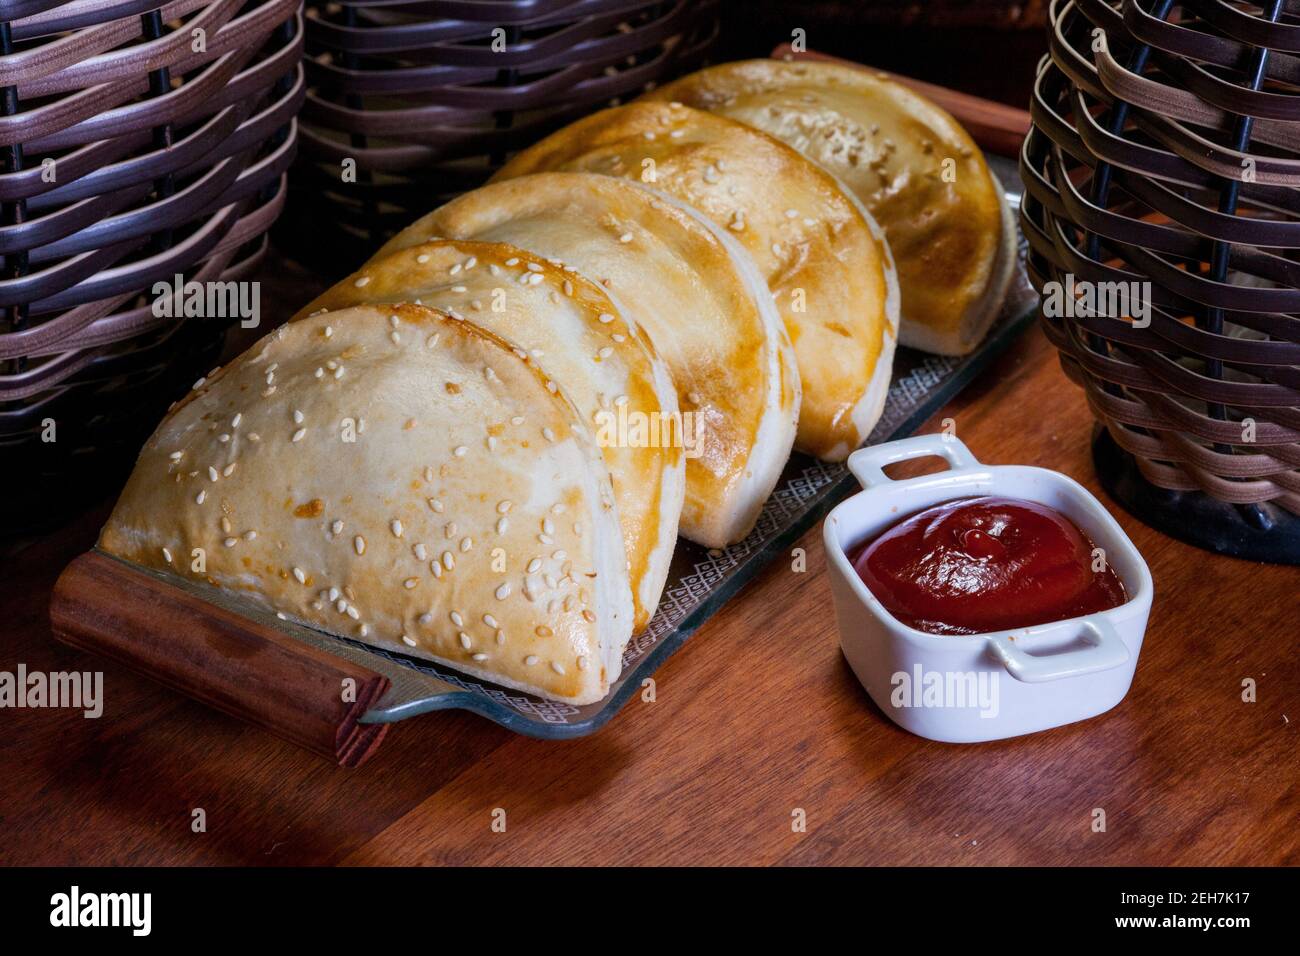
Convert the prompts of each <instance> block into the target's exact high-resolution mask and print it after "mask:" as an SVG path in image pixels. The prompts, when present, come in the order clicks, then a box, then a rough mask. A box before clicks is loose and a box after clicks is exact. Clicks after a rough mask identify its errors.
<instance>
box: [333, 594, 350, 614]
mask: <svg viewBox="0 0 1300 956" xmlns="http://www.w3.org/2000/svg"><path fill="white" fill-rule="evenodd" d="M334 610H336V611H338V612H339V613H340V614H347V613H348V602H347V601H345V600H344V599H343V598H339V599H338V602H337V603H336V604H335V605H334Z"/></svg>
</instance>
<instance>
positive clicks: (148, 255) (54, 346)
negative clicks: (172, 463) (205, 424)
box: [0, 0, 303, 531]
mask: <svg viewBox="0 0 1300 956" xmlns="http://www.w3.org/2000/svg"><path fill="white" fill-rule="evenodd" d="M301 36H302V22H301V16H300V13H299V4H298V2H297V0H260V2H258V0H253V2H245V0H178V2H175V3H170V4H166V5H164V6H162V7H161V8H160V7H159V6H158V4H157V3H156V2H142V0H74V2H69V3H56V2H51V0H8V2H0V215H2V221H0V253H2V254H3V256H4V272H3V276H0V453H2V454H3V456H4V457H3V461H4V463H5V470H6V472H7V473H8V474H9V475H10V476H15V475H19V476H21V478H22V480H21V481H6V483H5V484H6V495H5V497H4V500H3V504H0V527H2V528H3V530H5V531H15V530H20V529H23V528H30V527H33V526H37V525H40V524H44V523H49V522H50V521H53V520H56V519H57V517H58V516H59V515H60V514H61V513H65V512H66V511H68V510H70V509H72V508H73V507H75V506H76V505H78V504H80V503H82V502H83V501H85V500H86V497H87V496H88V495H91V494H94V493H95V492H96V491H102V489H103V487H104V486H105V484H106V483H107V482H108V481H109V480H111V478H112V477H114V476H116V475H117V472H118V469H120V468H121V467H122V466H124V465H126V464H129V462H130V461H131V460H132V459H133V458H134V455H135V452H136V451H137V450H138V449H139V446H140V443H141V441H142V440H143V438H144V436H145V435H146V434H147V433H148V431H149V430H150V428H151V427H152V425H153V423H154V422H156V421H157V420H158V417H159V415H160V414H161V412H162V410H163V409H164V408H165V407H166V405H167V403H168V402H170V401H172V400H173V399H175V398H176V397H178V395H179V394H181V393H182V392H183V391H184V389H185V388H186V387H187V386H188V385H189V384H190V383H191V382H192V381H193V380H194V379H195V378H197V377H198V376H199V375H200V374H202V373H203V372H205V371H207V369H208V368H210V367H211V365H212V364H214V362H215V360H216V356H217V354H218V353H219V351H220V347H221V343H222V340H223V336H224V332H225V329H226V328H227V326H228V324H229V322H230V321H235V319H230V320H228V321H216V320H199V319H188V320H185V319H175V318H166V317H163V316H161V315H159V314H156V313H158V312H161V311H164V310H156V309H154V308H153V305H152V303H153V299H154V296H153V292H152V289H153V286H154V284H155V283H157V282H161V281H166V282H172V281H174V277H175V276H176V275H178V274H179V275H182V276H183V278H184V280H185V281H199V282H206V281H209V280H239V279H242V278H243V277H245V276H247V275H248V274H249V272H250V270H251V269H252V267H253V266H254V265H255V264H256V262H257V261H258V259H259V257H260V256H261V254H262V252H263V250H264V247H265V242H266V239H265V233H266V231H267V230H268V228H269V227H270V224H271V223H272V221H273V220H274V219H275V217H276V215H277V214H278V213H279V211H280V208H281V206H282V205H283V201H284V196H285V183H284V179H285V170H286V169H287V167H288V165H289V164H290V162H291V161H292V158H293V153H294V148H295V141H296V136H295V127H294V119H293V118H294V115H295V113H296V112H297V110H298V108H299V106H300V104H301V100H302V93H303V82H302V74H301V66H300V58H301ZM51 439H53V440H51Z"/></svg>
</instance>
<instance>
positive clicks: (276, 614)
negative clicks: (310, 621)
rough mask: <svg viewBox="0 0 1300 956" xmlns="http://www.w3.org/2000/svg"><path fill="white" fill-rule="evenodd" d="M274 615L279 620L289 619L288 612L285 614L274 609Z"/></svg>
mask: <svg viewBox="0 0 1300 956" xmlns="http://www.w3.org/2000/svg"><path fill="white" fill-rule="evenodd" d="M275 616H276V617H278V618H279V619H280V620H282V621H287V620H289V615H288V614H285V613H284V612H283V611H276V612H275Z"/></svg>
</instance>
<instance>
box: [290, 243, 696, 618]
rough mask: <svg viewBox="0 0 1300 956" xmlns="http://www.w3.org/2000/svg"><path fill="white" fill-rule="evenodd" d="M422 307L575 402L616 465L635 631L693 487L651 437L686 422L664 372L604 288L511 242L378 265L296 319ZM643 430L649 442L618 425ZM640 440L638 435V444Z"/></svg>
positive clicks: (426, 247)
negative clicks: (467, 327) (482, 338)
mask: <svg viewBox="0 0 1300 956" xmlns="http://www.w3.org/2000/svg"><path fill="white" fill-rule="evenodd" d="M367 302H374V303H378V302H415V303H417V304H422V305H427V306H432V307H434V308H436V309H438V310H439V311H441V312H446V313H448V314H450V315H452V316H453V317H464V318H467V319H469V320H470V321H472V322H473V323H474V324H475V325H478V326H481V327H482V328H485V329H487V330H488V331H489V332H492V333H494V334H496V335H499V336H500V337H501V338H503V339H505V340H506V341H508V342H510V343H511V344H512V345H514V346H516V347H517V348H519V349H521V350H523V351H524V352H526V353H527V354H528V355H529V356H530V357H531V358H532V359H533V361H534V362H536V363H537V365H538V367H539V368H541V370H542V371H543V372H544V373H545V374H546V375H547V377H548V378H549V379H550V381H551V382H553V383H556V387H562V388H563V390H564V392H565V394H566V395H567V396H568V397H569V399H570V400H571V401H572V402H573V403H574V405H575V406H576V407H577V409H578V411H579V413H580V414H581V415H582V416H583V419H584V420H585V421H586V422H587V426H588V428H590V429H591V431H592V432H593V434H595V436H596V440H597V444H599V445H600V450H601V454H602V455H603V456H604V459H605V464H606V465H607V466H608V467H609V473H610V478H611V480H612V481H613V485H614V498H615V500H616V501H617V502H618V517H619V522H620V523H621V525H622V527H623V541H624V545H625V548H626V551H627V560H628V573H629V575H630V577H631V584H632V596H633V599H634V600H635V603H636V617H635V627H636V628H637V629H640V628H641V627H644V626H645V625H646V624H648V623H649V621H650V617H651V616H652V615H653V614H654V611H655V607H656V605H658V603H659V595H660V593H661V592H662V591H663V587H664V580H665V578H667V576H668V565H669V562H670V561H671V560H672V556H673V547H674V546H675V545H676V543H677V522H678V518H679V517H680V515H681V511H682V496H683V493H684V491H685V464H686V458H685V455H684V454H683V450H682V448H681V446H680V445H678V444H673V443H670V442H659V441H652V440H651V439H652V438H653V437H655V436H654V434H652V432H651V427H654V428H659V427H661V426H662V425H663V424H665V423H671V422H672V421H674V420H676V419H677V418H678V410H677V393H676V391H675V390H674V388H673V383H672V379H671V378H670V377H669V375H668V369H667V367H666V366H665V365H664V363H663V361H662V360H661V359H660V358H659V355H658V353H657V352H656V351H655V350H654V346H653V345H652V344H651V343H650V341H649V339H648V338H647V337H646V335H645V334H644V333H643V332H642V331H641V330H640V329H639V328H638V327H637V326H636V325H635V324H632V323H629V322H627V321H626V319H624V318H623V317H622V316H621V315H620V313H619V309H618V307H617V306H616V305H614V303H613V302H611V301H610V298H609V296H608V295H606V294H605V291H604V290H603V289H602V288H601V287H600V286H599V285H598V284H596V283H595V282H592V281H591V280H590V279H587V278H585V277H583V276H582V275H580V274H578V273H577V272H576V271H575V270H573V269H565V268H563V267H561V266H558V265H555V264H553V263H551V262H548V261H547V260H546V259H543V258H541V257H540V256H535V255H533V254H532V253H530V252H525V251H524V250H522V249H518V248H516V247H515V246H510V245H507V244H505V243H497V242H461V241H455V240H439V241H436V242H427V243H422V244H420V245H417V246H411V247H410V248H408V249H402V250H400V251H396V252H393V253H390V254H389V255H386V256H380V257H378V258H376V259H372V260H371V261H370V262H368V263H367V264H366V265H365V266H364V267H363V268H362V269H360V270H359V271H358V272H356V273H354V274H352V275H351V276H348V277H347V278H346V279H344V280H343V281H342V282H339V283H338V284H337V285H335V286H334V287H333V288H331V289H330V290H328V291H327V292H325V293H324V294H323V295H321V296H320V297H319V298H317V299H316V300H315V301H314V302H312V303H311V304H310V305H308V306H307V307H306V308H304V309H303V310H302V311H301V312H299V313H298V318H301V317H303V316H306V315H311V314H315V313H318V312H321V311H326V310H328V311H334V310H337V309H341V308H346V307H348V306H353V305H360V304H362V303H367ZM620 421H623V422H627V423H635V424H642V423H644V424H645V425H646V426H647V427H646V428H645V430H644V435H641V434H634V435H629V434H628V431H627V429H626V428H625V429H624V430H623V431H622V433H620V430H619V428H618V425H619V422H620ZM638 439H641V440H638Z"/></svg>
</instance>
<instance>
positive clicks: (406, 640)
mask: <svg viewBox="0 0 1300 956" xmlns="http://www.w3.org/2000/svg"><path fill="white" fill-rule="evenodd" d="M402 643H403V644H405V645H406V646H407V647H414V646H415V641H413V640H411V639H410V638H409V637H407V636H406V635H405V634H403V635H402Z"/></svg>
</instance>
